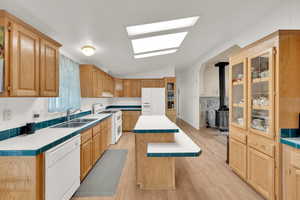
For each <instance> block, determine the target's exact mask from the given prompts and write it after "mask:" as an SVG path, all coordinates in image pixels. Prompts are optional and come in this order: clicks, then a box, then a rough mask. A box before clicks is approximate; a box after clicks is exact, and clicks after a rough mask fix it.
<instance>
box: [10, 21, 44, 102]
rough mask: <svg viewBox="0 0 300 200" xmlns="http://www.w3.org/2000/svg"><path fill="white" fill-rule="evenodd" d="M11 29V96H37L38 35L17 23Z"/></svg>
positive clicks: (38, 68)
mask: <svg viewBox="0 0 300 200" xmlns="http://www.w3.org/2000/svg"><path fill="white" fill-rule="evenodd" d="M11 27H12V29H11V44H12V45H11V47H12V48H11V54H10V57H11V65H10V66H11V68H10V69H11V96H39V77H40V76H39V70H40V62H39V59H40V38H39V35H38V34H36V33H34V32H32V31H30V30H28V29H26V28H25V27H24V26H22V25H19V24H17V23H12V25H11Z"/></svg>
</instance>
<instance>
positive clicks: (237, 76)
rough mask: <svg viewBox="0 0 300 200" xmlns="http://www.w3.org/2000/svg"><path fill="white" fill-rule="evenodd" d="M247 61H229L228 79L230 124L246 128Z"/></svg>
mask: <svg viewBox="0 0 300 200" xmlns="http://www.w3.org/2000/svg"><path fill="white" fill-rule="evenodd" d="M246 66H247V60H246V59H241V60H231V67H230V71H229V77H230V93H231V94H230V110H231V112H230V113H231V115H230V124H231V125H233V126H236V127H239V128H244V129H246V128H247V124H246V123H247V120H246V117H247V115H246V112H247V106H246V105H247V104H246V96H247V70H246V69H247V68H246Z"/></svg>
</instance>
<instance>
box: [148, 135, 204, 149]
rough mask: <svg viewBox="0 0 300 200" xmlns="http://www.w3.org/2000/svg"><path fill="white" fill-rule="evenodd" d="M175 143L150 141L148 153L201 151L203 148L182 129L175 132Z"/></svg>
mask: <svg viewBox="0 0 300 200" xmlns="http://www.w3.org/2000/svg"><path fill="white" fill-rule="evenodd" d="M174 137H175V142H174V143H148V146H147V153H148V154H160V153H161V154H172V153H199V152H201V148H200V147H199V146H198V145H197V144H196V143H195V142H194V141H193V140H192V139H191V138H190V137H189V136H187V135H186V134H185V133H184V132H183V131H182V130H180V131H179V133H176V134H174Z"/></svg>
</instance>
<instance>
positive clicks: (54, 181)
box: [45, 135, 80, 200]
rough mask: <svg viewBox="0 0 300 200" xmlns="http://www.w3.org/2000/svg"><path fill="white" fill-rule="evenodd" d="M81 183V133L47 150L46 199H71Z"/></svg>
mask: <svg viewBox="0 0 300 200" xmlns="http://www.w3.org/2000/svg"><path fill="white" fill-rule="evenodd" d="M79 185H80V135H77V136H75V137H73V138H71V139H69V140H67V141H65V142H64V143H62V144H60V145H58V146H56V147H54V148H52V149H49V150H48V151H46V152H45V200H69V199H71V197H72V195H73V194H74V192H75V191H76V190H77V189H78V187H79Z"/></svg>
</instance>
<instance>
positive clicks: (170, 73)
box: [120, 66, 175, 78]
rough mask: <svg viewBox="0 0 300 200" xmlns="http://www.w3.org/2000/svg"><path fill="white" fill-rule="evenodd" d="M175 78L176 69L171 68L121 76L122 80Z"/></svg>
mask: <svg viewBox="0 0 300 200" xmlns="http://www.w3.org/2000/svg"><path fill="white" fill-rule="evenodd" d="M174 76H175V68H174V67H172V66H170V67H161V68H159V69H156V70H152V71H148V72H143V73H136V74H128V75H126V76H120V78H163V77H174Z"/></svg>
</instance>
